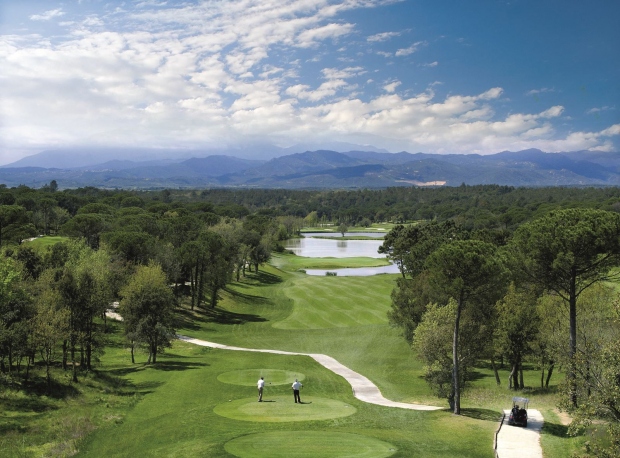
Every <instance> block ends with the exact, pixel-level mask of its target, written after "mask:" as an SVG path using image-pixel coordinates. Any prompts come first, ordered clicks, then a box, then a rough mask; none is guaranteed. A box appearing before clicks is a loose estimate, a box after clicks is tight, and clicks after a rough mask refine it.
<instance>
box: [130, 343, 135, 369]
mask: <svg viewBox="0 0 620 458" xmlns="http://www.w3.org/2000/svg"><path fill="white" fill-rule="evenodd" d="M134 346H135V344H134V341H133V340H132V341H131V364H136V360H135V359H134V354H133V349H134Z"/></svg>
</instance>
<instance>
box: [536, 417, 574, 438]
mask: <svg viewBox="0 0 620 458" xmlns="http://www.w3.org/2000/svg"><path fill="white" fill-rule="evenodd" d="M542 433H543V434H549V435H551V436H555V437H561V438H562V439H569V438H570V436H569V435H568V426H566V425H562V424H558V423H551V422H548V421H545V422H544V423H543V429H542Z"/></svg>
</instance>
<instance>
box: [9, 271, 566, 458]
mask: <svg viewBox="0 0 620 458" xmlns="http://www.w3.org/2000/svg"><path fill="white" fill-rule="evenodd" d="M282 266H283V267H287V265H286V262H285V263H283V264H282ZM394 279H395V277H394V276H387V275H383V276H376V277H370V278H368V277H367V278H345V277H342V278H338V279H336V278H333V277H306V276H305V275H302V274H299V273H292V272H286V271H283V270H279V269H277V268H274V267H267V268H266V269H265V270H263V271H261V272H260V273H259V274H258V275H256V274H254V273H253V274H251V275H249V276H248V278H247V279H245V280H244V281H242V282H240V283H234V284H232V285H231V286H230V288H229V289H228V291H226V292H225V293H224V294H223V296H224V297H223V300H222V302H221V307H218V309H217V310H216V311H211V310H209V311H207V313H205V312H204V311H202V310H201V311H199V312H197V313H192V312H190V311H189V310H185V311H184V312H182V313H181V314H180V320H181V321H180V323H179V325H180V326H179V327H180V331H181V332H183V333H185V334H187V335H192V336H195V337H199V338H204V339H208V340H214V341H217V342H222V343H230V344H236V345H247V346H256V347H262V348H280V349H285V350H298V351H304V352H320V353H326V354H329V355H331V356H334V357H336V358H337V359H338V360H339V361H341V362H342V363H344V364H347V365H349V366H350V367H352V368H353V369H355V370H357V371H359V372H361V373H362V374H364V375H366V376H368V377H369V378H370V379H371V380H373V381H374V382H375V383H376V384H377V385H378V386H379V387H380V388H381V390H382V392H383V393H384V394H385V395H386V396H387V397H389V398H391V399H394V400H404V401H417V402H427V403H434V404H438V405H443V404H444V403H443V402H442V401H441V400H438V399H436V398H434V397H433V396H432V394H431V393H430V391H429V389H428V387H427V385H426V383H425V382H424V381H423V379H422V378H421V376H422V368H421V365H420V364H419V363H418V362H417V361H416V360H415V359H414V358H413V355H412V354H411V351H410V349H409V348H408V347H407V345H406V343H405V342H404V340H403V339H402V337H400V336H399V334H398V332H397V331H396V330H395V329H393V328H391V327H390V326H389V325H388V324H387V323H386V320H385V312H386V311H387V310H388V308H389V292H390V291H391V289H392V287H393V281H394ZM336 280H337V281H336ZM330 311H331V312H333V313H330ZM119 339H120V336H118V337H114V338H113V339H112V345H111V346H110V347H108V349H107V351H106V354H105V355H104V357H103V358H102V366H101V367H100V371H99V373H98V374H97V376H95V375H91V376H89V377H88V378H86V379H84V380H83V381H82V382H81V383H80V384H79V385H76V386H73V388H71V390H74V391H71V390H70V391H71V392H69V393H65V394H64V395H63V396H61V397H59V398H58V399H47V398H45V397H41V396H38V395H36V394H32V393H31V394H28V395H26V396H24V399H21V400H19V399H16V398H15V396H13V397H12V396H11V395H10V394H8V395H7V394H6V393H3V395H2V396H0V411H2V416H0V432H2V435H0V436H1V437H0V450H3V451H8V452H3V453H0V456H43V455H46V454H50V451H51V450H56V451H57V453H56V455H62V453H58V452H62V451H63V450H64V451H66V452H68V453H67V454H69V453H70V452H71V451H73V450H75V448H76V447H78V448H79V449H80V450H81V453H80V455H84V456H132V455H136V454H140V455H143V456H218V457H219V456H231V455H229V454H228V453H227V452H226V449H225V447H226V443H227V442H228V441H231V440H233V439H235V438H242V437H245V436H247V435H249V434H255V433H261V432H276V433H278V432H281V433H285V434H288V433H290V435H291V437H292V436H294V435H302V434H303V432H304V431H318V432H321V431H323V432H325V433H332V432H334V433H352V434H357V435H361V436H364V437H368V438H375V439H378V440H380V441H383V442H385V443H388V444H390V445H391V446H393V447H395V448H396V449H397V450H398V452H397V453H396V454H395V455H393V456H401V457H409V456H431V457H432V456H472V457H474V456H476V457H477V456H492V451H491V441H492V437H493V431H494V429H495V428H496V426H497V423H496V421H497V416H498V412H499V410H501V409H502V408H505V407H506V405H509V399H510V396H511V394H510V393H509V392H508V391H507V390H506V389H505V387H501V388H497V387H495V382H494V379H493V377H492V372H491V371H490V369H489V368H481V369H480V371H479V374H478V375H479V377H478V379H477V380H476V381H475V383H474V387H473V388H471V389H470V390H468V391H467V392H466V393H465V396H464V398H463V407H464V416H462V417H455V416H453V415H451V414H450V413H447V412H445V411H440V412H415V411H406V410H402V409H391V408H384V407H379V406H372V405H367V404H364V403H361V402H359V401H357V400H356V399H355V398H353V397H352V395H351V390H350V387H349V385H348V384H347V383H346V382H345V381H344V380H343V379H342V378H340V377H338V376H335V375H334V374H332V373H331V372H329V371H327V370H325V369H324V368H322V367H321V366H319V365H318V364H317V363H315V362H314V361H313V360H311V359H310V358H304V357H287V356H277V355H268V354H256V353H246V352H230V351H221V350H210V349H207V348H202V347H196V346H192V345H189V344H185V343H181V342H177V343H175V345H174V348H173V349H172V350H171V351H170V352H169V353H168V354H167V355H166V356H164V357H161V358H160V359H159V361H160V362H159V363H158V365H157V366H156V367H144V366H143V365H141V364H136V365H132V364H131V363H130V360H129V355H128V353H127V351H126V350H124V349H123V348H122V346H121V345H120V343H118V342H119ZM115 342H116V343H115ZM140 358H141V359H142V360H143V359H144V356H143V355H141V357H140ZM260 368H263V369H272V370H275V371H283V370H284V371H292V372H294V373H300V374H304V377H305V380H304V385H305V387H304V390H303V391H302V399H303V396H310V398H311V397H312V396H316V397H321V398H327V399H333V400H336V401H340V402H344V403H347V404H350V405H352V406H354V407H355V408H356V409H357V412H356V413H355V414H354V415H351V416H348V417H343V418H336V419H328V420H321V421H311V422H289V423H265V422H262V423H255V422H251V421H238V420H232V419H229V418H225V417H221V416H219V415H217V414H215V413H214V412H213V409H214V408H215V406H217V405H220V404H222V403H225V402H228V400H229V399H230V400H238V399H244V398H248V399H253V398H254V396H255V395H256V393H255V391H256V389H255V387H253V386H238V385H232V384H228V383H223V382H221V381H220V380H218V376H219V375H220V374H224V373H230V372H231V371H245V370H248V369H260ZM267 373H268V372H267ZM507 375H508V374H507V372H506V371H504V372H502V381H505V380H506V378H507ZM57 377H60V378H62V377H64V375H59V374H58V373H57ZM65 382H67V379H66V378H65ZM537 383H538V374H537V373H535V372H527V373H526V384H527V385H530V386H536V384H537ZM69 386H70V387H71V385H69ZM77 391H79V392H81V394H78V393H77ZM269 396H274V397H275V396H290V389H289V387H288V384H285V385H279V386H267V388H266V393H265V399H268V398H269ZM530 397H531V398H532V400H533V402H532V407H537V408H541V410H543V414H544V415H545V417H546V418H548V419H549V420H551V421H556V420H557V417H555V420H554V417H553V412H552V409H553V399H552V396H550V395H538V394H534V395H530ZM310 398H309V399H310ZM277 399H279V398H277ZM35 403H37V404H36V406H35ZM31 405H32V406H33V407H32V408H30V407H29V406H31ZM291 406H294V404H293V403H292V401H291ZM66 407H69V408H66ZM303 407H304V408H305V407H312V405H310V406H303ZM3 416H4V417H3ZM551 425H552V427H551V428H550V429H549V430H548V431H547V432H546V433H544V434H543V438H542V443H543V446H544V447H545V456H546V457H547V456H549V457H552V458H555V457H560V456H567V455H568V454H569V451H570V450H572V449H573V447H574V446H575V443H574V440H567V439H566V438H565V437H564V436H563V434H564V432H565V428H563V427H562V426H560V425H559V421H557V423H551ZM95 428H98V429H97V430H96V431H95V432H94V433H92V434H90V435H89V436H87V439H86V440H84V439H81V438H82V437H84V436H86V435H87V434H88V433H89V432H90V431H91V430H93V429H95ZM412 432H414V433H413V434H412ZM269 437H271V436H269ZM274 437H281V436H278V435H275V436H274ZM265 440H267V443H269V438H267V439H265ZM242 442H243V441H241V442H239V443H242ZM361 442H362V441H360V443H361ZM239 443H236V444H237V445H238V446H239ZM250 443H251V441H250ZM273 445H274V447H276V445H277V444H273ZM241 446H242V445H241ZM275 455H276V454H275V450H274V456H275ZM247 456H252V455H251V454H250V455H247ZM313 456H317V457H318V456H320V455H316V454H314V455H313Z"/></svg>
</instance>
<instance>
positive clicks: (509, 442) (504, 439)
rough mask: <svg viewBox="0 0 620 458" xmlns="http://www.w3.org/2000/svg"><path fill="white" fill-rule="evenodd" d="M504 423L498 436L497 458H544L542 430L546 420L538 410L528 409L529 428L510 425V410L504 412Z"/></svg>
mask: <svg viewBox="0 0 620 458" xmlns="http://www.w3.org/2000/svg"><path fill="white" fill-rule="evenodd" d="M504 413H505V414H506V415H505V416H504V422H503V423H502V425H501V427H500V430H499V433H498V434H497V449H496V456H497V457H499V458H543V453H542V447H541V446H540V430H541V429H542V426H543V423H544V419H543V416H542V414H541V413H540V412H539V411H538V410H536V409H527V417H528V418H527V427H526V428H523V427H521V426H511V425H509V424H508V417H509V416H510V409H508V410H504Z"/></svg>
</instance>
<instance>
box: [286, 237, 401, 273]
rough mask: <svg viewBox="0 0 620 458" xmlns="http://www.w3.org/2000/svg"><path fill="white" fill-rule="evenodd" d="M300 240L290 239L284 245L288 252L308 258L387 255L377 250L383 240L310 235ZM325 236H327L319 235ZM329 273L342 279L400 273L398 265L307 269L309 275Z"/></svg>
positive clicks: (378, 256)
mask: <svg viewBox="0 0 620 458" xmlns="http://www.w3.org/2000/svg"><path fill="white" fill-rule="evenodd" d="M305 235H306V236H305V237H303V238H300V239H290V240H287V241H286V242H285V243H284V247H285V248H286V249H287V250H291V251H292V252H293V253H295V254H296V255H297V256H304V257H306V258H352V257H366V258H377V259H381V258H385V255H383V254H379V253H378V252H377V250H378V249H379V247H380V246H381V244H382V243H383V240H381V239H377V240H332V239H323V238H320V239H317V238H313V237H310V236H309V235H310V234H305ZM318 235H321V236H323V235H325V234H318ZM378 235H381V236H383V234H378ZM328 272H330V273H332V274H336V275H337V276H340V277H349V276H361V277H365V276H369V275H378V274H397V273H399V272H400V271H399V270H398V266H397V265H396V264H390V265H389V266H381V267H356V268H344V269H327V270H325V269H306V273H307V274H308V275H326V274H327V273H328Z"/></svg>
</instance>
